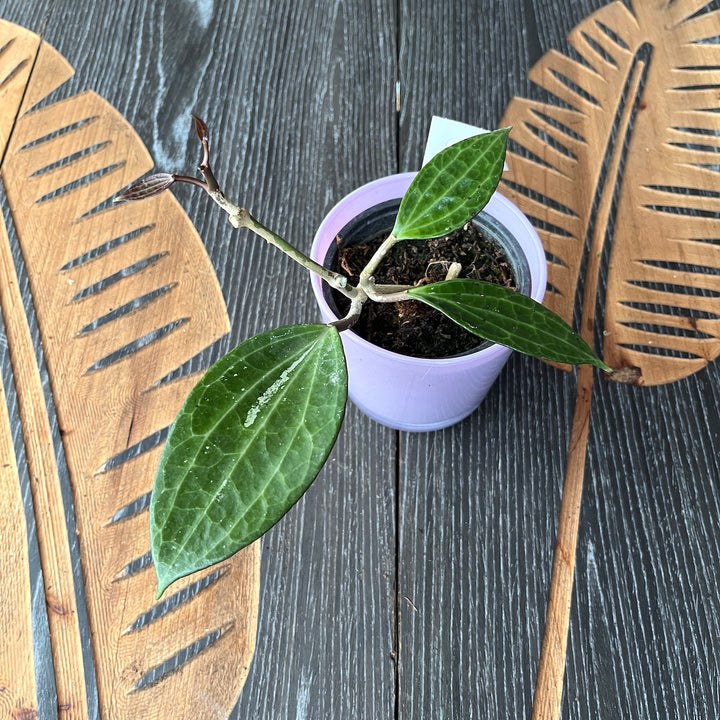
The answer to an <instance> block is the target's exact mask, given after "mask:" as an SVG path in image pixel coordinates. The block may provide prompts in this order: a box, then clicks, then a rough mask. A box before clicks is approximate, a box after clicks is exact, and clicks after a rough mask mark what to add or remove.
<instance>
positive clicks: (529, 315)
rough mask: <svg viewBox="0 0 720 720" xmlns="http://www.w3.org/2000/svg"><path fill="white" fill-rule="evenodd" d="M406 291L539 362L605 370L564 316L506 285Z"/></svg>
mask: <svg viewBox="0 0 720 720" xmlns="http://www.w3.org/2000/svg"><path fill="white" fill-rule="evenodd" d="M408 295H410V296H411V297H413V298H415V299H417V300H421V301H422V302H424V303H426V304H427V305H430V306H432V307H434V308H435V309H436V310H440V312H442V313H444V314H445V315H447V316H448V317H449V318H450V319H451V320H454V321H455V322H456V323H458V324H459V325H462V326H463V327H464V328H465V329H466V330H469V331H470V332H471V333H474V334H475V335H479V336H480V337H483V338H485V339H486V340H492V341H493V342H496V343H500V344H501V345H506V346H507V347H510V348H512V349H513V350H517V351H518V352H521V353H525V354H527V355H533V356H535V357H538V358H542V359H543V360H550V361H552V362H559V363H570V364H572V365H582V364H585V363H589V364H591V365H595V366H596V367H599V368H601V369H602V370H605V371H607V372H610V368H609V367H608V366H607V365H606V364H605V363H604V362H603V361H602V360H600V358H598V357H597V355H595V353H594V352H593V351H592V350H591V349H590V347H588V345H587V343H586V342H585V341H584V340H583V339H582V338H581V337H580V336H579V335H578V334H577V333H575V332H573V330H572V328H571V327H570V326H569V325H567V323H566V322H565V321H564V320H562V319H561V318H560V317H558V316H557V315H556V314H555V313H553V312H551V311H550V310H548V309H547V308H546V307H543V306H542V305H541V304H540V303H538V302H536V301H535V300H533V299H532V298H529V297H527V296H525V295H522V294H520V293H517V292H515V291H513V290H509V289H508V288H505V287H502V286H500V285H494V284H492V283H486V282H481V281H479V280H468V279H457V280H448V281H446V282H439V283H433V284H432V285H425V286H424V287H417V288H413V289H412V290H409V291H408Z"/></svg>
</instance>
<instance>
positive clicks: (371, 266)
mask: <svg viewBox="0 0 720 720" xmlns="http://www.w3.org/2000/svg"><path fill="white" fill-rule="evenodd" d="M396 242H398V239H397V238H396V237H395V236H394V235H393V234H392V233H390V235H388V236H387V238H385V240H384V241H383V243H382V245H380V247H379V248H378V249H377V250H376V251H375V254H374V255H373V256H372V257H371V258H370V260H369V261H368V264H367V265H366V266H365V267H364V268H363V271H362V272H361V273H360V286H361V287H363V286H364V285H365V284H366V283H367V282H368V281H369V280H370V278H371V277H372V274H373V273H374V272H375V270H377V266H378V265H379V264H380V263H381V262H382V260H383V258H384V257H385V256H386V255H387V254H388V251H389V250H390V248H391V247H392V246H393V245H395V243H396ZM368 295H369V296H370V293H368Z"/></svg>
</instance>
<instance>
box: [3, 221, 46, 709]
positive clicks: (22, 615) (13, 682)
mask: <svg viewBox="0 0 720 720" xmlns="http://www.w3.org/2000/svg"><path fill="white" fill-rule="evenodd" d="M0 223H1V221H0ZM0 548H2V553H0V598H2V599H1V600H0V637H2V638H3V640H2V644H1V645H0V715H2V716H3V717H8V718H22V717H23V716H24V717H26V718H35V717H37V707H38V702H37V695H36V687H35V662H34V652H33V635H32V600H31V590H30V572H29V553H28V546H27V527H26V524H25V512H24V510H23V500H22V494H21V492H20V478H19V476H18V470H17V465H16V458H15V450H14V447H13V438H12V431H11V429H10V418H9V417H8V411H7V404H6V399H5V389H4V386H3V383H2V380H1V379H0Z"/></svg>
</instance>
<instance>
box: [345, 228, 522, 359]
mask: <svg viewBox="0 0 720 720" xmlns="http://www.w3.org/2000/svg"><path fill="white" fill-rule="evenodd" d="M384 239H385V235H382V236H378V237H375V238H373V239H371V240H370V241H368V242H360V243H358V244H355V245H352V246H350V247H342V246H340V245H338V256H337V261H336V268H337V269H338V271H339V272H342V273H343V274H345V275H347V276H348V278H349V280H350V282H351V283H353V284H356V283H357V281H358V279H359V276H360V271H361V270H362V269H363V268H364V267H365V265H366V264H367V262H368V260H370V258H371V257H372V255H373V253H374V252H375V250H377V248H378V247H379V246H380V243H381V242H382V241H383V240H384ZM453 262H458V263H460V265H461V266H462V270H461V271H460V273H459V275H458V277H463V278H472V279H475V280H486V281H488V282H493V283H496V284H498V285H504V286H505V287H509V288H512V289H513V290H515V289H517V282H516V279H515V274H514V273H513V270H512V267H511V265H510V263H509V261H508V259H507V256H506V255H505V253H504V252H503V250H502V249H501V248H500V246H499V245H497V243H495V242H494V241H493V240H491V239H489V238H487V237H486V236H485V235H484V234H483V233H482V231H481V230H480V229H479V228H478V227H477V226H476V225H474V224H472V223H467V224H466V225H465V226H464V227H463V228H461V229H460V230H456V231H455V232H453V233H451V234H450V235H447V236H445V237H442V238H436V239H434V240H405V241H403V242H399V243H397V244H396V245H394V246H393V247H392V248H391V250H390V252H389V253H388V255H387V256H386V257H385V258H384V260H383V262H382V263H381V265H380V266H379V267H378V268H377V270H376V272H375V282H376V284H378V285H416V286H417V285H428V284H430V283H433V282H439V281H441V280H444V279H445V278H446V276H447V271H448V268H449V267H450V264H451V263H453ZM333 298H334V300H335V302H336V303H337V306H338V308H339V310H340V311H341V313H345V312H346V311H347V308H348V306H349V301H348V300H347V298H345V297H344V296H343V295H341V294H340V293H338V292H333ZM352 329H353V332H355V333H357V334H358V335H360V336H361V337H363V338H364V339H366V340H368V341H369V342H371V343H373V344H374V345H378V346H380V347H382V348H385V349H386V350H391V351H393V352H396V353H400V354H402V355H410V356H412V357H422V358H443V357H451V356H453V355H459V354H461V353H464V352H467V351H468V350H472V349H474V348H476V347H477V346H478V345H480V344H481V343H482V338H479V337H478V336H477V335H473V334H472V333H470V332H468V331H467V330H465V329H464V328H462V327H461V326H460V325H458V324H457V323H454V322H453V321H452V320H450V318H448V317H446V316H445V315H443V314H442V313H441V312H439V311H438V310H435V309H434V308H431V307H430V306H429V305H425V304H424V303H421V302H419V301H418V300H406V301H403V302H397V303H377V302H372V301H368V302H366V303H365V305H364V307H363V311H362V315H361V316H360V319H359V320H358V322H357V323H356V324H355V325H353V328H352Z"/></svg>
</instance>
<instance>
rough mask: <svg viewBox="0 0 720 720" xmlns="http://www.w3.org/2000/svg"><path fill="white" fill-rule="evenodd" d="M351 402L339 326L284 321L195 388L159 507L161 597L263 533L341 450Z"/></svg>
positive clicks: (168, 448)
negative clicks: (337, 446)
mask: <svg viewBox="0 0 720 720" xmlns="http://www.w3.org/2000/svg"><path fill="white" fill-rule="evenodd" d="M346 399H347V370H346V366H345V357H344V355H343V350H342V344H341V341H340V336H339V334H338V332H337V330H336V329H335V328H333V327H329V326H327V325H298V326H293V327H285V328H280V329H277V330H272V331H270V332H267V333H264V334H262V335H257V336H256V337H253V338H250V339H249V340H246V341H245V342H243V343H241V344H240V345H238V347H236V348H235V349H234V350H233V351H231V352H230V353H228V354H227V355H226V356H225V357H223V358H222V359H221V360H219V361H218V362H217V363H216V364H215V365H213V366H212V367H211V368H210V370H208V372H207V373H206V374H205V376H204V377H203V378H202V379H201V380H200V382H199V383H198V384H197V385H196V386H195V388H194V389H193V391H192V392H191V393H190V395H189V397H188V399H187V401H186V402H185V405H184V406H183V408H182V410H181V411H180V414H179V415H178V417H177V419H176V420H175V424H174V425H173V427H172V430H171V432H170V435H169V437H168V440H167V443H166V445H165V450H164V452H163V455H162V458H161V460H160V466H159V469H158V474H157V478H156V480H155V487H154V490H153V493H152V500H151V504H150V536H151V547H152V554H153V560H154V562H155V569H156V572H157V576H158V595H160V594H162V592H163V591H164V590H165V588H166V587H167V586H168V585H169V584H170V583H172V582H173V581H175V580H177V579H178V578H181V577H183V576H185V575H188V574H189V573H191V572H193V571H195V570H200V569H202V568H205V567H208V566H209V565H212V564H213V563H216V562H219V561H221V560H224V559H226V558H227V557H229V556H230V555H232V554H233V553H236V552H237V551H238V550H240V549H241V548H243V547H245V546H246V545H248V544H250V543H251V542H253V541H254V540H256V539H257V538H258V537H260V536H261V535H262V534H263V533H264V532H265V531H266V530H268V529H269V528H270V527H272V526H273V525H274V524H275V523H276V522H277V521H278V520H279V519H280V518H281V517H282V516H283V515H284V514H285V513H286V512H287V511H288V510H289V509H290V508H291V507H292V506H293V504H294V503H295V502H297V500H298V499H299V498H300V496H301V495H302V493H303V492H304V491H305V490H306V489H307V487H308V486H309V485H310V483H311V482H312V481H313V480H314V479H315V477H316V475H317V474H318V472H319V471H320V468H321V467H322V465H323V463H324V462H325V460H326V458H327V456H328V454H329V453H330V450H331V449H332V447H333V445H334V443H335V439H336V437H337V433H338V431H339V429H340V425H341V423H342V419H343V414H344V411H345V403H346Z"/></svg>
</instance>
